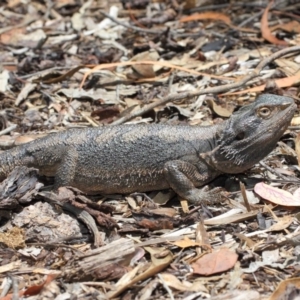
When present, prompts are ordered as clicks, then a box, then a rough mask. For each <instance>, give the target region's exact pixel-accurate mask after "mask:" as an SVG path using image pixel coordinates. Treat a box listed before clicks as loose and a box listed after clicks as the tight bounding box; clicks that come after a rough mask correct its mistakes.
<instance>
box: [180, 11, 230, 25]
mask: <svg viewBox="0 0 300 300" xmlns="http://www.w3.org/2000/svg"><path fill="white" fill-rule="evenodd" d="M197 20H217V21H222V22H224V23H226V24H230V23H231V21H230V18H229V17H228V16H227V15H225V14H221V13H216V12H212V11H208V12H205V13H199V14H193V15H191V16H186V17H183V18H181V19H180V22H182V23H185V22H191V21H197Z"/></svg>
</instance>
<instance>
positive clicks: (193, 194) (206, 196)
mask: <svg viewBox="0 0 300 300" xmlns="http://www.w3.org/2000/svg"><path fill="white" fill-rule="evenodd" d="M222 191H223V189H222V188H221V187H216V188H213V189H211V190H208V186H205V187H204V188H202V189H192V190H190V191H189V193H188V195H186V197H185V198H186V200H187V201H188V202H190V203H192V204H195V205H199V204H213V203H219V202H221V201H222V196H223V195H222Z"/></svg>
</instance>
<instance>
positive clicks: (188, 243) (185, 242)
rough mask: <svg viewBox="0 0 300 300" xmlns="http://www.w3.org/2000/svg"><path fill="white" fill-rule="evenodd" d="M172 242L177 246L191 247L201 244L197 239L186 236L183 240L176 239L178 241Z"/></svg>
mask: <svg viewBox="0 0 300 300" xmlns="http://www.w3.org/2000/svg"><path fill="white" fill-rule="evenodd" d="M171 244H173V245H175V246H177V247H180V248H189V247H199V246H201V244H200V243H196V242H195V241H192V240H190V239H189V238H188V237H184V239H183V240H180V241H176V242H173V243H171Z"/></svg>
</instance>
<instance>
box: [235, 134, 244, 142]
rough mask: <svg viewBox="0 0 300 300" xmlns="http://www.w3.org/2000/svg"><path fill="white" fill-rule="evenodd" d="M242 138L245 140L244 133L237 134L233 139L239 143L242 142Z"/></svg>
mask: <svg viewBox="0 0 300 300" xmlns="http://www.w3.org/2000/svg"><path fill="white" fill-rule="evenodd" d="M244 138H245V133H244V132H240V133H238V134H237V136H236V137H235V139H236V140H237V141H241V140H243V139H244Z"/></svg>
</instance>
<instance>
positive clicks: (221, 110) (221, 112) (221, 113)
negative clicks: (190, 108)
mask: <svg viewBox="0 0 300 300" xmlns="http://www.w3.org/2000/svg"><path fill="white" fill-rule="evenodd" d="M206 103H207V104H208V106H209V107H210V108H211V109H212V110H213V111H214V113H216V114H217V115H218V116H220V117H225V118H228V117H230V116H231V114H232V111H229V110H228V109H226V108H224V107H222V106H221V105H218V104H216V103H215V102H214V101H213V100H212V99H206Z"/></svg>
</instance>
